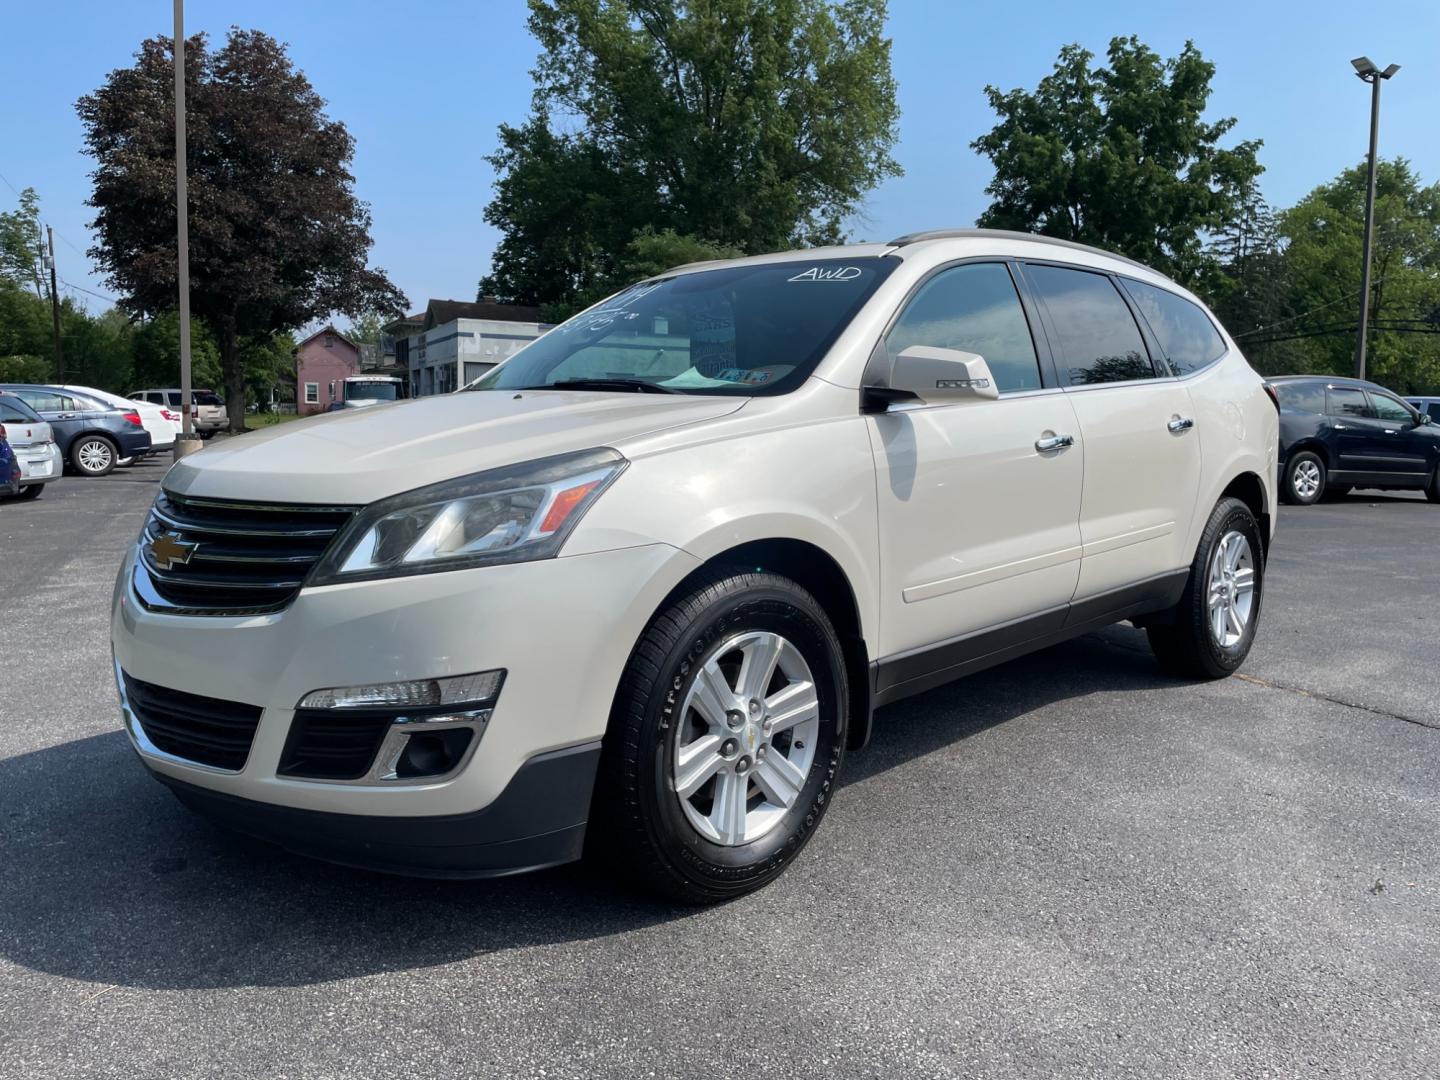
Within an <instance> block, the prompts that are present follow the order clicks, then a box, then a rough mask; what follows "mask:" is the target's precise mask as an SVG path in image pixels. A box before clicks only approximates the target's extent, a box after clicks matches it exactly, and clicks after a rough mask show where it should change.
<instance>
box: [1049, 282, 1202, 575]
mask: <svg viewBox="0 0 1440 1080" xmlns="http://www.w3.org/2000/svg"><path fill="white" fill-rule="evenodd" d="M1025 276H1026V278H1027V279H1028V281H1029V282H1030V284H1031V287H1032V288H1033V289H1034V291H1035V293H1036V295H1037V296H1038V297H1039V298H1040V301H1041V305H1042V307H1043V310H1044V312H1045V326H1046V330H1047V331H1048V333H1049V335H1050V344H1051V347H1052V349H1053V350H1054V351H1055V354H1056V359H1055V363H1056V367H1057V368H1058V369H1059V371H1058V374H1059V378H1060V382H1061V384H1062V385H1063V386H1064V387H1065V393H1066V397H1067V398H1069V400H1070V403H1071V405H1072V406H1073V407H1074V409H1075V414H1076V416H1077V417H1078V419H1079V421H1080V431H1081V434H1082V436H1083V438H1084V443H1085V487H1084V497H1083V499H1082V500H1081V507H1080V539H1081V543H1082V558H1081V563H1080V578H1079V582H1078V584H1077V588H1076V591H1075V599H1076V600H1077V601H1083V600H1087V599H1091V598H1095V597H1099V596H1101V595H1102V594H1105V593H1109V592H1112V591H1115V590H1118V589H1121V588H1124V587H1127V586H1131V585H1137V584H1139V583H1142V582H1147V581H1149V580H1150V579H1159V578H1161V577H1162V576H1163V575H1167V574H1169V573H1170V572H1172V571H1175V570H1179V569H1181V568H1184V567H1188V566H1189V564H1190V561H1191V558H1192V556H1193V555H1194V552H1193V551H1191V550H1190V549H1189V540H1188V536H1189V532H1190V522H1191V518H1192V516H1193V515H1194V513H1195V502H1196V499H1197V498H1198V495H1199V490H1200V439H1201V436H1202V433H1201V432H1200V431H1198V430H1197V429H1196V426H1195V418H1194V410H1193V407H1192V405H1191V401H1190V396H1189V393H1188V392H1187V390H1186V388H1185V385H1184V384H1183V383H1181V382H1179V381H1178V380H1176V379H1175V378H1174V377H1173V376H1171V374H1170V371H1169V369H1168V367H1166V366H1165V362H1164V360H1163V359H1162V358H1161V357H1160V356H1159V355H1158V350H1157V351H1156V355H1154V356H1153V357H1152V350H1151V344H1152V343H1151V342H1149V341H1147V340H1146V335H1145V334H1144V333H1143V332H1142V330H1141V328H1140V324H1139V323H1138V322H1137V320H1136V318H1135V313H1134V311H1133V310H1132V308H1131V305H1130V303H1129V302H1128V301H1127V299H1126V298H1125V296H1124V295H1123V294H1122V292H1121V289H1120V286H1119V283H1118V282H1117V281H1115V280H1114V279H1113V278H1112V277H1111V276H1110V275H1108V274H1105V273H1103V272H1097V271H1092V270H1087V269H1081V268H1079V267H1073V266H1058V265H1054V264H1042V263H1027V264H1026V266H1025Z"/></svg>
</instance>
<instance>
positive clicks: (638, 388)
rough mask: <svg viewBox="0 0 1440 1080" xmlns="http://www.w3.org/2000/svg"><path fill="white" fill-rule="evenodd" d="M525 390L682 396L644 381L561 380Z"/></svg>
mask: <svg viewBox="0 0 1440 1080" xmlns="http://www.w3.org/2000/svg"><path fill="white" fill-rule="evenodd" d="M525 389H526V390H629V391H631V392H632V393H636V394H683V393H684V392H685V391H683V390H677V389H675V387H673V386H661V385H660V384H659V383H653V382H647V381H646V380H644V379H561V380H559V381H558V382H553V383H548V384H546V385H545V386H527V387H525Z"/></svg>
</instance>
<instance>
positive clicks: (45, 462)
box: [15, 443, 64, 487]
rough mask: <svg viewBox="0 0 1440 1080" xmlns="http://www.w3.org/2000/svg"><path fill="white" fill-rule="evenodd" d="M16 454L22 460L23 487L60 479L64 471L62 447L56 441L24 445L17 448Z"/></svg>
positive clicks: (21, 483) (21, 475)
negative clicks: (61, 454) (37, 444)
mask: <svg viewBox="0 0 1440 1080" xmlns="http://www.w3.org/2000/svg"><path fill="white" fill-rule="evenodd" d="M15 456H16V458H17V459H18V460H19V462H20V485H21V487H24V486H25V485H26V484H46V483H49V482H50V481H51V480H58V479H60V476H61V474H62V473H63V472H64V459H63V458H62V457H61V456H60V447H59V446H58V445H57V444H55V443H42V444H40V445H39V446H22V447H19V448H17V449H16V451H15Z"/></svg>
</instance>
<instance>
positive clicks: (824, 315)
mask: <svg viewBox="0 0 1440 1080" xmlns="http://www.w3.org/2000/svg"><path fill="white" fill-rule="evenodd" d="M897 265H899V261H898V260H896V259H888V258H874V257H864V258H853V259H815V260H803V259H802V260H787V261H785V262H775V263H750V264H746V265H742V266H733V267H728V268H722V269H717V270H702V271H699V272H698V273H693V274H679V275H676V276H675V277H668V278H660V279H658V280H651V281H643V282H641V283H640V284H638V285H633V286H631V287H630V288H628V289H625V290H624V291H622V292H619V293H616V294H615V295H614V296H612V297H610V298H609V299H608V300H602V301H601V302H600V303H599V304H596V305H595V306H594V307H592V308H590V309H589V310H588V311H584V312H581V313H580V314H579V315H577V316H575V317H574V318H573V319H570V320H569V321H568V322H564V323H561V324H560V325H559V326H557V327H555V329H553V330H551V331H550V332H549V333H547V334H545V335H543V336H542V337H539V338H537V339H536V340H535V341H534V342H532V343H531V344H529V345H527V346H525V347H524V348H523V349H521V350H520V351H519V352H517V353H515V354H514V355H513V356H511V357H510V358H509V359H507V360H505V361H504V362H503V363H501V364H499V365H498V366H497V367H494V368H492V369H491V370H490V371H488V372H486V373H485V374H484V375H482V376H481V377H480V378H479V379H477V380H476V381H475V382H473V383H471V384H470V385H469V386H468V387H467V389H469V390H544V389H548V388H561V389H563V388H565V387H566V385H567V384H569V385H570V386H573V387H575V388H577V389H599V390H626V389H634V388H637V387H639V388H641V389H644V388H645V384H648V385H649V386H655V387H659V388H661V392H665V391H673V392H677V393H685V394H725V395H744V396H751V395H756V394H783V393H785V392H787V391H790V390H793V389H795V388H796V387H797V386H799V385H800V384H801V383H802V382H804V381H805V379H807V378H808V377H809V375H810V373H811V372H812V371H814V370H815V366H816V365H817V364H818V363H819V362H820V360H821V358H822V357H823V356H824V355H825V352H826V350H827V349H829V347H830V345H831V344H832V343H833V342H834V340H835V339H836V338H837V337H838V336H839V335H840V332H841V331H842V330H843V329H844V328H845V326H846V324H847V323H848V322H849V321H850V320H851V318H853V317H854V315H855V313H856V312H857V311H859V310H860V307H861V305H862V304H864V302H865V301H866V300H868V299H869V298H870V296H871V295H872V294H873V293H874V291H875V289H876V287H877V286H878V285H879V284H880V282H881V281H883V280H884V279H885V278H886V277H888V276H889V274H890V273H891V272H892V271H893V270H894V269H895V267H896V266H897Z"/></svg>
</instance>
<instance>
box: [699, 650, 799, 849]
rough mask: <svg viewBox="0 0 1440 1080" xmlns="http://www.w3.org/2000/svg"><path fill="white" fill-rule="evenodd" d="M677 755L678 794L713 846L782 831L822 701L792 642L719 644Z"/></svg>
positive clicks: (702, 671)
mask: <svg viewBox="0 0 1440 1080" xmlns="http://www.w3.org/2000/svg"><path fill="white" fill-rule="evenodd" d="M679 717H680V720H679V725H678V730H677V732H676V735H675V740H674V751H673V753H672V755H671V780H672V783H673V786H674V791H675V796H676V798H677V799H679V801H680V807H681V809H682V810H683V811H684V813H685V818H686V820H687V821H688V822H689V823H690V825H691V827H692V828H694V829H695V831H696V832H698V833H699V834H700V835H701V836H703V837H704V838H705V839H707V840H709V841H710V842H711V843H715V844H721V845H723V846H726V847H736V846H739V845H741V844H748V843H751V842H753V841H755V840H758V839H759V838H760V837H762V836H764V835H765V834H766V833H768V832H770V830H772V829H774V828H775V827H776V826H777V825H778V824H780V821H781V819H782V818H783V817H784V816H785V813H786V811H787V810H789V809H790V807H792V806H794V805H795V802H796V800H797V799H799V797H800V793H801V791H802V790H804V788H805V782H806V780H807V779H808V778H809V776H810V770H811V768H812V767H813V766H814V764H815V750H816V744H817V742H818V736H819V730H820V701H819V698H818V696H817V694H816V688H815V680H814V678H813V676H812V675H811V672H810V665H809V664H807V663H806V662H805V658H804V657H803V656H802V655H801V654H800V650H799V649H797V648H796V647H795V646H794V645H793V644H792V643H791V642H789V641H788V640H786V639H785V638H783V637H781V636H780V635H779V634H774V633H770V632H768V631H749V632H746V633H743V634H737V635H735V636H734V637H731V638H729V639H727V640H726V641H723V642H721V643H720V644H719V645H718V646H716V647H715V648H714V649H713V650H711V652H710V654H709V656H708V657H706V659H705V660H704V662H703V663H701V665H700V667H699V670H698V671H697V672H696V674H695V678H694V680H693V681H692V682H691V684H690V689H689V690H688V691H687V692H686V695H685V701H684V704H683V706H682V707H681V709H680V713H679Z"/></svg>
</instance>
